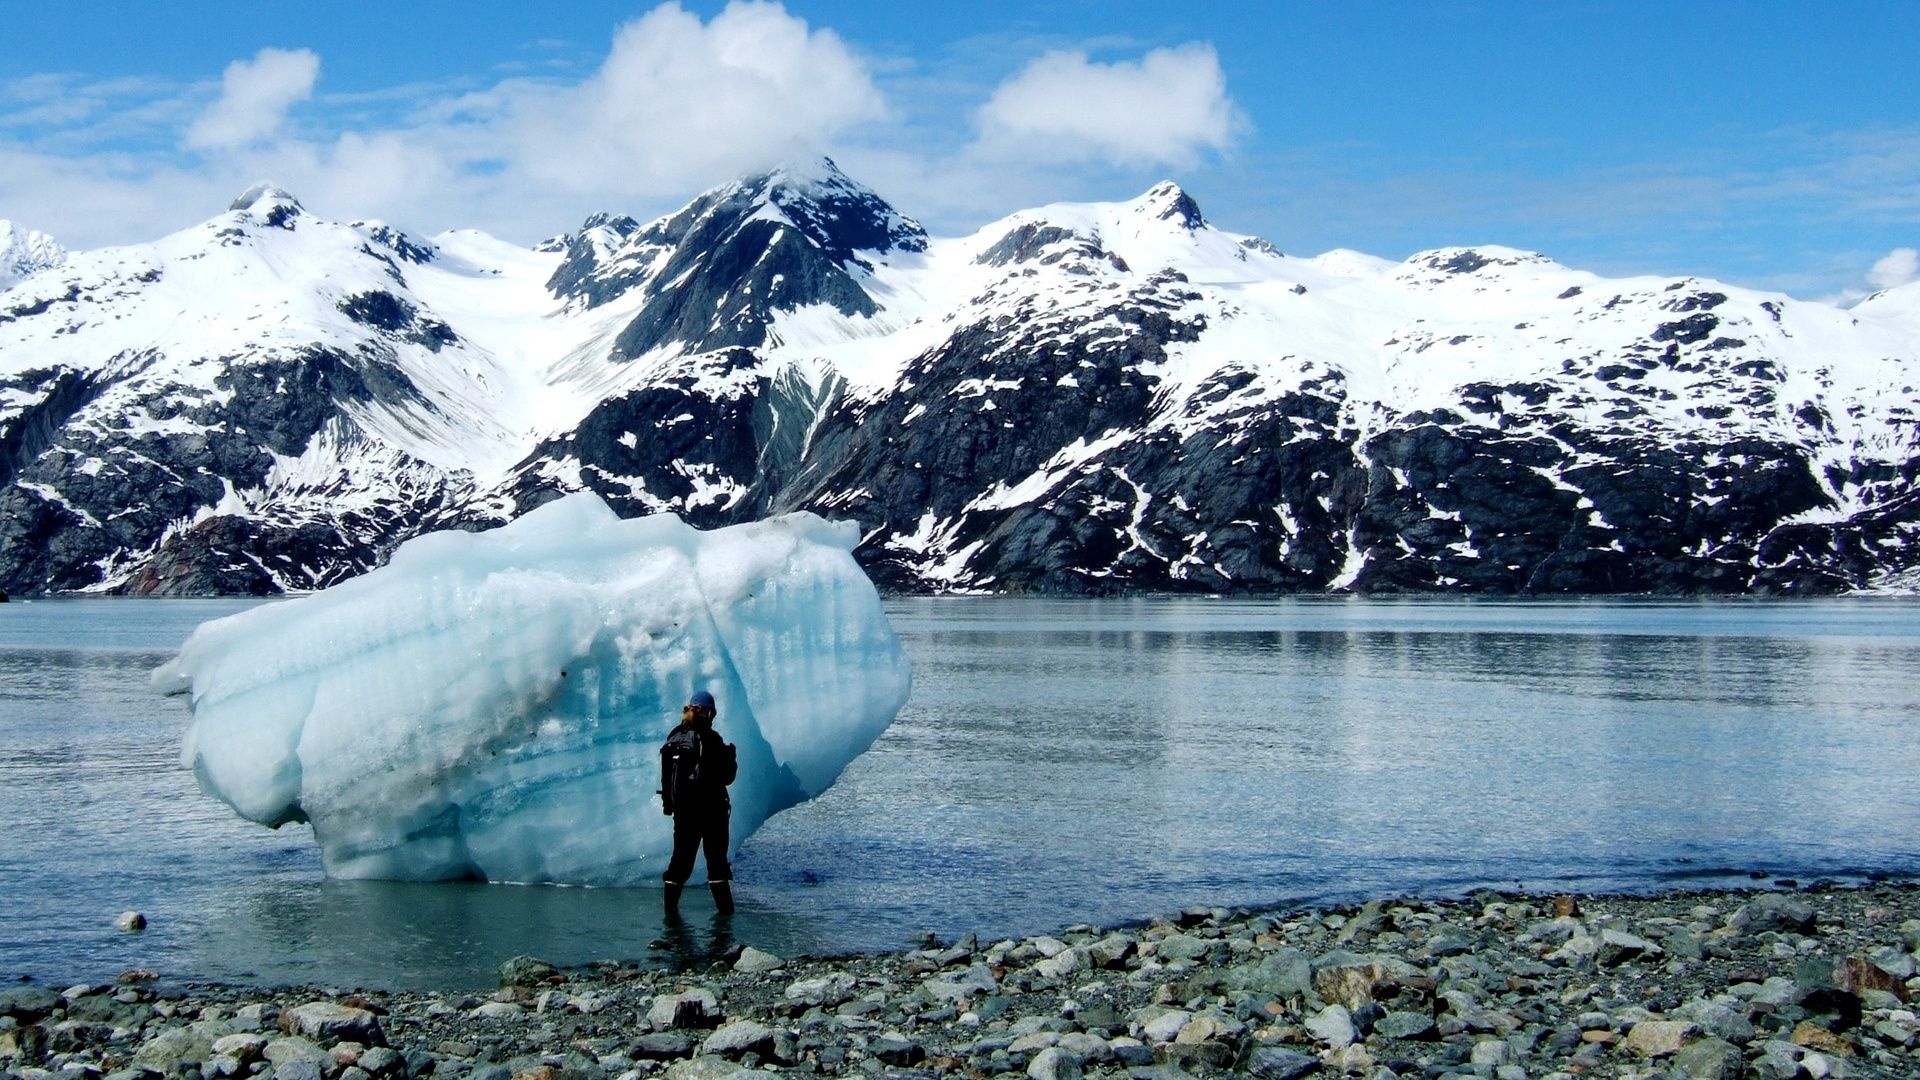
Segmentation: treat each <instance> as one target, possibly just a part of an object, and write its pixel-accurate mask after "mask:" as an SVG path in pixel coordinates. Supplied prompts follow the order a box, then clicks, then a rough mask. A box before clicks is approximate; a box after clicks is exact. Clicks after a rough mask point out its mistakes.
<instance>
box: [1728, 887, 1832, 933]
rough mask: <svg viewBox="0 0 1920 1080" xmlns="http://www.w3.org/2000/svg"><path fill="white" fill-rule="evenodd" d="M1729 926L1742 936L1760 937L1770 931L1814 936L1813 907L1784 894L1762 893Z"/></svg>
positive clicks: (1743, 906) (1735, 914) (1741, 909)
mask: <svg viewBox="0 0 1920 1080" xmlns="http://www.w3.org/2000/svg"><path fill="white" fill-rule="evenodd" d="M1727 925H1728V926H1730V927H1732V928H1733V929H1734V930H1735V931H1736V932H1738V933H1742V934H1761V933H1765V932H1767V931H1769V930H1772V931H1776V932H1784V933H1791V934H1811V933H1812V932H1813V927H1814V910H1813V907H1812V905H1810V904H1807V903H1806V902H1804V901H1802V900H1799V899H1797V898H1795V897H1792V896H1788V895H1786V894H1785V893H1762V894H1761V895H1759V896H1756V897H1754V898H1753V899H1752V900H1750V901H1748V902H1747V903H1745V904H1743V905H1741V907H1740V908H1739V910H1737V911H1735V912H1734V913H1733V917H1732V918H1730V919H1728V920H1727Z"/></svg>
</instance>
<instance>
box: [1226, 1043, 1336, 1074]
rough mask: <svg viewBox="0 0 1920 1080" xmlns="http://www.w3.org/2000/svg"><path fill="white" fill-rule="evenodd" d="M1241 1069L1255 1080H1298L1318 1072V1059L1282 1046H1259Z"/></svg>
mask: <svg viewBox="0 0 1920 1080" xmlns="http://www.w3.org/2000/svg"><path fill="white" fill-rule="evenodd" d="M1243 1068H1244V1070H1245V1072H1246V1074H1247V1075H1248V1076H1251V1077H1254V1078H1255V1080H1300V1078H1301V1077H1303V1076H1311V1075H1313V1074H1314V1073H1316V1072H1319V1071H1320V1059H1319V1058H1316V1057H1312V1056H1310V1055H1307V1054H1303V1053H1301V1052H1299V1051H1298V1050H1289V1049H1287V1048H1286V1047H1284V1046H1259V1047H1255V1048H1254V1051H1253V1053H1251V1054H1249V1055H1248V1056H1247V1060H1246V1063H1245V1065H1244V1066H1243Z"/></svg>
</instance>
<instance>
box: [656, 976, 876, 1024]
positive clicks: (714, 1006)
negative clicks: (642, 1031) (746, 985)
mask: <svg viewBox="0 0 1920 1080" xmlns="http://www.w3.org/2000/svg"><path fill="white" fill-rule="evenodd" d="M847 982H848V985H849V987H851V985H852V982H853V980H851V979H848V980H847ZM841 1000H845V999H844V998H843V999H841ZM808 1004H815V1005H817V1004H819V1002H817V1001H815V1002H808ZM719 1022H720V999H719V998H716V997H714V996H713V991H711V990H708V989H705V988H704V987H697V988H695V989H692V990H683V991H681V992H680V993H678V994H661V995H659V996H658V997H656V998H654V999H653V1004H652V1005H651V1006H649V1007H648V1008H647V1023H648V1025H649V1026H651V1027H652V1028H653V1029H654V1030H655V1031H666V1030H668V1029H669V1028H708V1027H713V1026H714V1025H715V1024H718V1023H719Z"/></svg>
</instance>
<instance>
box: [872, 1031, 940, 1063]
mask: <svg viewBox="0 0 1920 1080" xmlns="http://www.w3.org/2000/svg"><path fill="white" fill-rule="evenodd" d="M867 1053H869V1054H872V1055H873V1056H874V1057H876V1058H879V1059H880V1063H881V1064H883V1065H893V1066H897V1067H900V1068H908V1067H911V1066H914V1065H918V1064H920V1063H921V1062H922V1061H925V1060H926V1059H927V1050H926V1047H923V1046H921V1045H920V1044H919V1043H917V1042H914V1041H913V1040H912V1039H909V1038H907V1037H906V1036H905V1035H902V1034H901V1033H899V1032H897V1031H889V1032H887V1033H885V1034H883V1035H881V1036H880V1037H879V1038H877V1039H874V1040H873V1041H872V1042H869V1043H868V1044H867Z"/></svg>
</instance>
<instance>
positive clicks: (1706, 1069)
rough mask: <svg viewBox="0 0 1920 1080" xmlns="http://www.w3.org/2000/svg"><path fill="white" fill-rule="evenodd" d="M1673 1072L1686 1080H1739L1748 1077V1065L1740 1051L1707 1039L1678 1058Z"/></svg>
mask: <svg viewBox="0 0 1920 1080" xmlns="http://www.w3.org/2000/svg"><path fill="white" fill-rule="evenodd" d="M1673 1072H1674V1074H1675V1076H1677V1077H1680V1078H1683V1080H1740V1078H1741V1077H1742V1076H1745V1075H1746V1072H1747V1061H1746V1058H1744V1057H1742V1056H1741V1054H1740V1048H1739V1047H1737V1046H1735V1045H1733V1044H1732V1043H1730V1042H1728V1041H1726V1040H1725V1039H1718V1038H1712V1037H1708V1038H1705V1039H1701V1040H1700V1041H1699V1042H1696V1043H1693V1044H1692V1045H1690V1046H1687V1047H1684V1048H1683V1049H1681V1050H1680V1052H1679V1053H1677V1054H1675V1055H1674V1056H1673Z"/></svg>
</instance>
